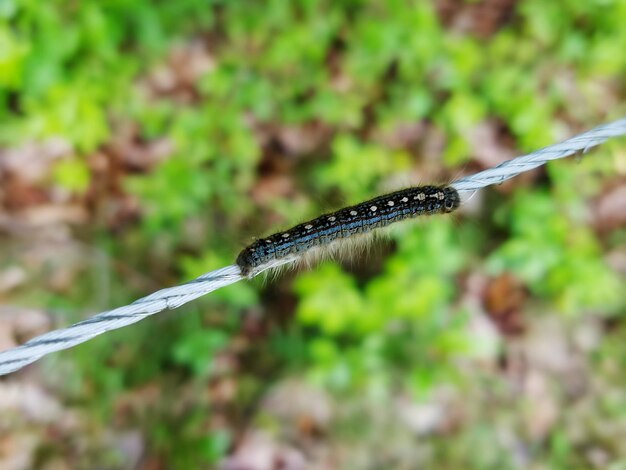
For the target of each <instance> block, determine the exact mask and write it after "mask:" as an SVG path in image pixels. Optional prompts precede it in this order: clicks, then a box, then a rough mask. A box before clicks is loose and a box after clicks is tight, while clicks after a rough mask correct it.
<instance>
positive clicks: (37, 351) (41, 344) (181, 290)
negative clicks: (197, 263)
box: [0, 118, 626, 375]
mask: <svg viewBox="0 0 626 470" xmlns="http://www.w3.org/2000/svg"><path fill="white" fill-rule="evenodd" d="M625 134H626V118H624V119H620V120H617V121H614V122H611V123H609V124H605V125H602V126H599V127H596V128H595V129H592V130H590V131H587V132H584V133H582V134H579V135H577V136H575V137H572V138H571V139H568V140H566V141H564V142H561V143H559V144H555V145H551V146H548V147H545V148H543V149H540V150H537V151H535V152H532V153H529V154H528V155H524V156H521V157H517V158H514V159H512V160H507V161H505V162H503V163H501V164H500V165H497V166H495V167H493V168H489V169H487V170H484V171H481V172H479V173H476V174H473V175H469V176H465V177H463V178H460V179H458V180H456V181H454V182H453V183H452V184H451V186H453V187H454V188H455V189H456V190H457V191H459V192H472V191H477V190H479V189H482V188H484V187H486V186H490V185H492V184H500V183H502V182H503V181H506V180H508V179H510V178H513V177H515V176H517V175H519V174H520V173H523V172H526V171H530V170H532V169H534V168H537V167H539V166H541V165H544V164H545V163H547V162H549V161H551V160H556V159H559V158H564V157H567V156H569V155H572V154H574V153H576V152H580V151H582V152H583V153H584V152H587V151H588V150H589V149H590V148H592V147H595V146H597V145H600V144H601V143H603V142H605V141H606V140H608V139H610V138H612V137H617V136H622V135H625ZM292 261H294V259H293V258H292V259H286V260H282V261H280V262H277V263H276V264H274V265H272V266H269V267H268V268H267V269H273V268H275V267H277V266H279V265H280V264H285V263H290V262H292ZM258 274H260V272H258V273H255V274H254V275H258ZM242 279H244V277H243V276H242V275H241V272H240V270H239V267H238V266H236V265H231V266H227V267H225V268H221V269H217V270H215V271H212V272H209V273H206V274H203V275H202V276H200V277H198V278H196V279H193V280H191V281H189V282H186V283H184V284H181V285H178V286H174V287H168V288H166V289H161V290H159V291H157V292H154V293H152V294H150V295H148V296H146V297H142V298H141V299H138V300H136V301H134V302H133V303H131V304H129V305H125V306H123V307H118V308H116V309H113V310H108V311H106V312H102V313H99V314H97V315H94V316H93V317H91V318H88V319H86V320H83V321H81V322H78V323H75V324H74V325H71V326H69V327H67V328H62V329H59V330H54V331H51V332H49V333H46V334H43V335H41V336H37V337H35V338H33V339H31V340H30V341H28V342H26V343H24V344H22V345H21V346H17V347H15V348H12V349H8V350H6V351H2V352H0V375H5V374H8V373H11V372H14V371H16V370H19V369H21V368H22V367H24V366H26V365H27V364H30V363H32V362H35V361H36V360H37V359H39V358H41V357H43V356H45V355H47V354H50V353H53V352H56V351H60V350H62V349H68V348H71V347H73V346H76V345H77V344H80V343H84V342H85V341H88V340H90V339H92V338H95V337H96V336H98V335H101V334H102V333H105V332H107V331H110V330H115V329H118V328H123V327H125V326H128V325H130V324H132V323H136V322H138V321H139V320H143V319H144V318H146V317H149V316H150V315H154V314H155V313H158V312H161V311H163V310H167V309H175V308H178V307H180V306H181V305H184V304H186V303H187V302H191V301H192V300H194V299H197V298H198V297H201V296H203V295H205V294H208V293H209V292H212V291H214V290H217V289H220V288H222V287H225V286H228V285H230V284H233V283H235V282H237V281H240V280H242Z"/></svg>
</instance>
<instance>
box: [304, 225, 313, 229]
mask: <svg viewBox="0 0 626 470" xmlns="http://www.w3.org/2000/svg"><path fill="white" fill-rule="evenodd" d="M304 228H305V229H307V230H311V229H312V228H313V226H312V225H311V224H306V225H305V226H304Z"/></svg>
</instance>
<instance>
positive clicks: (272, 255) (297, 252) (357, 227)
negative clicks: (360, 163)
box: [237, 186, 461, 277]
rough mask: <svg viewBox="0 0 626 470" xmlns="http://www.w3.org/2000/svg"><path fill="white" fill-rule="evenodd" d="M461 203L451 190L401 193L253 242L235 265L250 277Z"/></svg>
mask: <svg viewBox="0 0 626 470" xmlns="http://www.w3.org/2000/svg"><path fill="white" fill-rule="evenodd" d="M460 203H461V200H460V197H459V193H458V192H457V191H456V189H454V188H453V187H451V186H417V187H413V188H407V189H402V190H400V191H396V192H393V193H390V194H386V195H383V196H379V197H376V198H374V199H370V200H369V201H365V202H362V203H360V204H357V205H355V206H350V207H346V208H344V209H340V210H338V211H335V212H331V213H328V214H324V215H322V216H320V217H317V218H316V219H313V220H309V221H308V222H304V223H301V224H300V225H296V226H295V227H293V228H290V229H289V230H285V231H282V232H278V233H275V234H273V235H270V236H269V237H266V238H262V239H259V240H256V241H255V242H254V243H252V244H251V245H249V246H247V247H246V248H244V249H243V250H242V251H241V253H239V256H237V265H238V266H239V268H240V270H241V274H242V275H243V276H248V277H252V276H253V275H254V274H255V273H256V272H258V271H261V270H263V269H264V267H266V266H267V265H268V264H271V263H273V262H275V261H280V260H282V259H286V258H291V257H293V258H295V257H300V256H302V255H305V254H307V252H309V251H312V250H314V249H315V248H317V247H325V246H327V245H331V244H333V243H334V242H336V241H338V240H340V239H346V238H349V237H352V236H354V235H357V234H365V233H368V232H371V231H373V230H374V229H377V228H380V227H384V226H387V225H389V224H392V223H394V222H398V221H400V220H404V219H409V218H413V217H417V216H420V215H431V214H443V213H448V212H452V211H454V210H455V209H456V208H457V207H459V205H460Z"/></svg>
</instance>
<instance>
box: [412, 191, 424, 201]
mask: <svg viewBox="0 0 626 470" xmlns="http://www.w3.org/2000/svg"><path fill="white" fill-rule="evenodd" d="M413 199H419V200H420V201H424V200H425V199H426V194H424V193H419V194H418V195H417V196H415V197H414V198H413Z"/></svg>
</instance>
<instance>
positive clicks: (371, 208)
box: [370, 206, 378, 212]
mask: <svg viewBox="0 0 626 470" xmlns="http://www.w3.org/2000/svg"><path fill="white" fill-rule="evenodd" d="M376 209H378V207H376V206H372V207H370V210H371V211H372V212H376Z"/></svg>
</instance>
